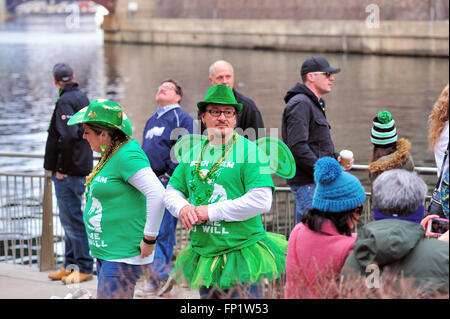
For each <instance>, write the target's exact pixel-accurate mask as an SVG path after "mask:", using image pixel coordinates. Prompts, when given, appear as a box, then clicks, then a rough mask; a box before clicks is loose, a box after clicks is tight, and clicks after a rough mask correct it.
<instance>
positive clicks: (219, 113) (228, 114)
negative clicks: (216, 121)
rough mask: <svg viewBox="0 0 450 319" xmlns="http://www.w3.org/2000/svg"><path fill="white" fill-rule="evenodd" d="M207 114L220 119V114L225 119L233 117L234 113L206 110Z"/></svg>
mask: <svg viewBox="0 0 450 319" xmlns="http://www.w3.org/2000/svg"><path fill="white" fill-rule="evenodd" d="M206 112H208V113H209V114H211V115H212V116H213V117H220V115H221V114H223V115H225V117H226V118H227V119H229V118H231V117H233V116H234V115H235V114H236V112H235V111H228V110H227V111H220V110H206Z"/></svg>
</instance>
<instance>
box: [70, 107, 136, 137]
mask: <svg viewBox="0 0 450 319" xmlns="http://www.w3.org/2000/svg"><path fill="white" fill-rule="evenodd" d="M82 123H92V124H97V125H100V126H107V127H112V128H116V129H118V130H120V131H122V132H123V133H125V135H126V136H128V137H131V135H132V133H133V129H132V127H131V122H130V120H129V119H128V117H127V115H126V114H125V112H124V111H123V110H122V107H121V106H120V105H119V104H117V103H116V102H114V101H111V100H106V99H97V100H93V101H91V103H89V105H88V106H86V107H84V108H82V109H81V110H80V111H78V112H77V113H75V114H74V115H73V116H72V117H71V118H70V120H69V122H67V125H76V124H82Z"/></svg>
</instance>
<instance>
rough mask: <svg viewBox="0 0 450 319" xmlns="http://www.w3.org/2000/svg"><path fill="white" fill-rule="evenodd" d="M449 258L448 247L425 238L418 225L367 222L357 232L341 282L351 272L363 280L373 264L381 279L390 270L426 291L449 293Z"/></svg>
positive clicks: (397, 222) (392, 221) (387, 220)
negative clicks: (424, 286)
mask: <svg viewBox="0 0 450 319" xmlns="http://www.w3.org/2000/svg"><path fill="white" fill-rule="evenodd" d="M448 255H449V244H448V243H447V242H443V241H440V240H437V239H434V238H427V237H425V231H424V229H423V228H422V227H421V226H420V225H418V224H415V223H413V222H410V221H403V220H398V219H383V220H378V221H374V222H370V223H368V224H366V225H365V226H364V227H363V228H362V229H361V230H360V233H359V234H358V238H357V240H356V242H355V246H354V248H353V252H352V253H351V254H350V255H349V256H348V257H347V259H346V261H345V264H344V267H343V269H342V275H343V276H344V280H345V279H348V278H349V274H350V271H356V273H359V274H361V275H363V276H366V275H368V274H369V273H371V272H370V271H368V270H367V268H366V267H367V266H368V265H369V264H371V263H375V264H376V265H378V267H379V269H380V274H381V277H382V276H383V271H386V270H387V269H389V270H388V271H389V272H390V273H392V272H394V273H395V274H401V273H402V274H403V276H404V277H405V278H414V286H415V287H418V286H421V285H423V284H424V285H427V287H428V288H427V290H440V291H448V286H449V258H448ZM386 266H389V267H386ZM366 270H367V272H366ZM381 282H382V279H381Z"/></svg>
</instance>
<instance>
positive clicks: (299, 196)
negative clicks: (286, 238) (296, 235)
mask: <svg viewBox="0 0 450 319" xmlns="http://www.w3.org/2000/svg"><path fill="white" fill-rule="evenodd" d="M290 187H291V192H292V195H294V199H295V220H296V223H297V224H298V223H299V222H301V220H302V215H303V214H304V213H305V212H306V211H307V210H308V209H310V208H312V200H313V196H314V191H315V190H316V184H307V185H302V186H297V185H291V186H290Z"/></svg>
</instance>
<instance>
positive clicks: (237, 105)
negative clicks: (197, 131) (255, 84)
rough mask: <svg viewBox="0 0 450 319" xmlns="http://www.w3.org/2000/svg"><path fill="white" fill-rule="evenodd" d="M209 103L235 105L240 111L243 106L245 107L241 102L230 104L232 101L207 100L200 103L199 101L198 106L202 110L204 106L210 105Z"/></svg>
mask: <svg viewBox="0 0 450 319" xmlns="http://www.w3.org/2000/svg"><path fill="white" fill-rule="evenodd" d="M208 104H222V105H231V106H234V107H235V108H236V110H237V111H238V112H240V111H241V110H242V108H243V107H244V106H243V105H242V104H241V103H236V104H230V103H220V102H206V101H202V102H198V103H197V107H198V109H199V110H200V109H201V108H202V107H204V106H206V105H208Z"/></svg>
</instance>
